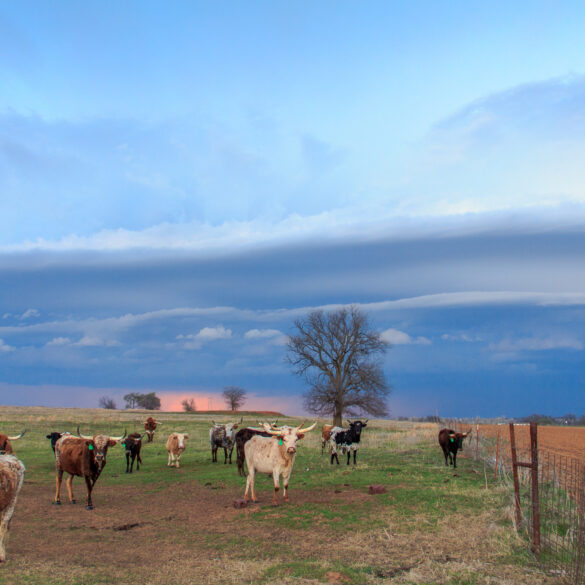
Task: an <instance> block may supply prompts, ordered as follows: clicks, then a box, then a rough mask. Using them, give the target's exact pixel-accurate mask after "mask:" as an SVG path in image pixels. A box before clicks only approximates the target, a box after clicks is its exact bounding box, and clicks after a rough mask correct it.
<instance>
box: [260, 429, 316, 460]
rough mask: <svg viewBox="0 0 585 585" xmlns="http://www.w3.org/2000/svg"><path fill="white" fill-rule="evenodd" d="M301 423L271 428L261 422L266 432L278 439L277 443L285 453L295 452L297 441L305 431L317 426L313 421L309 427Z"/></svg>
mask: <svg viewBox="0 0 585 585" xmlns="http://www.w3.org/2000/svg"><path fill="white" fill-rule="evenodd" d="M303 424H304V422H303V423H301V424H300V425H299V426H298V427H296V428H295V427H289V426H282V427H278V428H273V427H272V426H271V425H269V424H268V423H263V424H262V426H263V427H264V429H265V431H266V432H267V433H268V434H270V435H272V436H274V437H276V438H277V439H278V442H279V444H280V445H282V446H283V447H284V450H285V451H286V453H288V454H289V455H294V454H295V453H296V452H297V441H299V440H300V439H302V438H304V436H305V433H308V432H309V431H312V430H313V429H314V428H315V427H316V426H317V423H316V422H315V423H313V424H312V425H311V426H310V427H306V428H302V427H303Z"/></svg>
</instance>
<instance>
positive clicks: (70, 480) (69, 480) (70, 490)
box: [65, 474, 76, 504]
mask: <svg viewBox="0 0 585 585" xmlns="http://www.w3.org/2000/svg"><path fill="white" fill-rule="evenodd" d="M65 485H66V486H67V495H68V496H69V502H71V503H72V504H75V503H76V502H75V498H74V497H73V476H72V475H71V474H69V475H68V476H67V479H66V480H65Z"/></svg>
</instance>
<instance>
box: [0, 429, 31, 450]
mask: <svg viewBox="0 0 585 585" xmlns="http://www.w3.org/2000/svg"><path fill="white" fill-rule="evenodd" d="M24 433H26V429H25V430H24V431H22V433H20V435H16V436H14V437H9V436H8V435H5V434H4V433H0V454H2V455H4V454H6V455H11V454H12V452H13V451H12V445H11V444H10V441H17V440H18V439H20V438H21V437H22V436H23V435H24Z"/></svg>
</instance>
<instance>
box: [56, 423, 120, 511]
mask: <svg viewBox="0 0 585 585" xmlns="http://www.w3.org/2000/svg"><path fill="white" fill-rule="evenodd" d="M125 436H126V431H124V434H123V435H122V436H121V437H109V436H107V435H95V436H93V437H85V436H83V435H80V434H79V427H78V428H77V436H73V435H63V436H62V437H61V438H60V439H59V440H58V441H57V443H56V444H55V467H56V471H57V477H56V491H55V504H61V481H62V480H63V472H64V471H66V472H67V473H68V474H69V476H68V477H67V479H66V481H65V484H66V485H67V493H68V495H69V501H70V502H71V503H72V504H75V498H74V497H73V489H72V485H73V478H74V477H75V476H76V475H77V476H78V477H83V478H84V479H85V484H86V486H87V509H88V510H93V503H92V500H91V492H92V490H93V486H94V485H95V482H96V481H97V480H98V477H99V476H100V474H101V472H102V471H103V469H104V467H105V466H106V455H107V453H108V447H113V446H114V445H115V444H116V443H117V442H118V441H121V440H122V439H123V438H124V437H125Z"/></svg>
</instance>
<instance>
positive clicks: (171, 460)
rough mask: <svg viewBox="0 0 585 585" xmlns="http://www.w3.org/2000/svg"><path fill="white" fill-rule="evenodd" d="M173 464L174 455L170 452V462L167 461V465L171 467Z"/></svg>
mask: <svg viewBox="0 0 585 585" xmlns="http://www.w3.org/2000/svg"><path fill="white" fill-rule="evenodd" d="M172 464H173V458H172V455H171V453H170V452H169V460H168V462H167V467H171V466H172Z"/></svg>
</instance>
